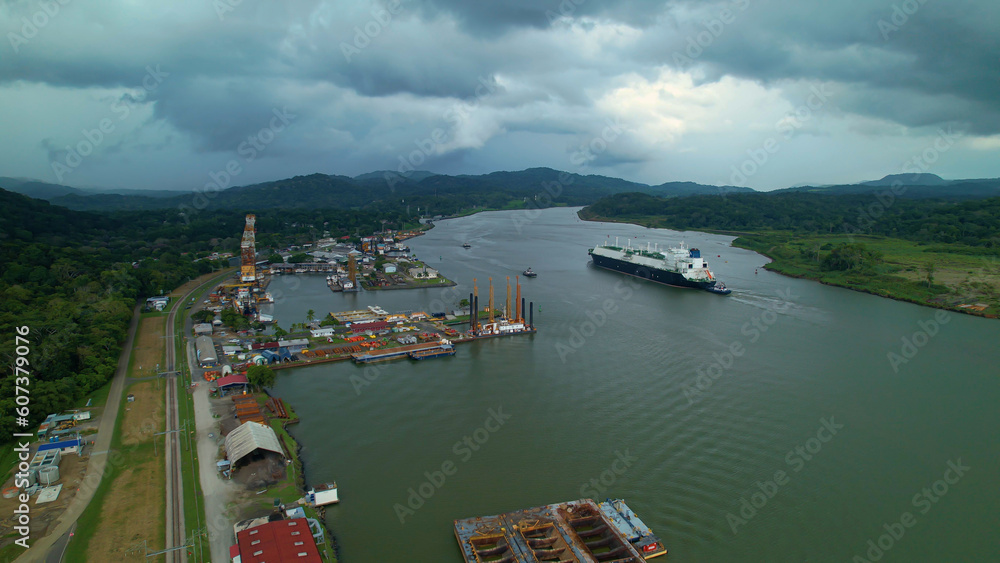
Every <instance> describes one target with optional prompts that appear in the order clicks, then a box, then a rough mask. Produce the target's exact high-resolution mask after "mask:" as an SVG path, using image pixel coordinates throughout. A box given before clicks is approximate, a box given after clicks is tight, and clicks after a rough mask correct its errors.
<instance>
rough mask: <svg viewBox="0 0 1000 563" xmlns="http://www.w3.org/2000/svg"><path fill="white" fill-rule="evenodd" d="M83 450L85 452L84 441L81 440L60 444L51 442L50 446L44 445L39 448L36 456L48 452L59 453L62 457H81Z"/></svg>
mask: <svg viewBox="0 0 1000 563" xmlns="http://www.w3.org/2000/svg"><path fill="white" fill-rule="evenodd" d="M81 450H83V441H82V440H80V439H79V438H76V439H74V440H62V441H60V442H49V443H48V444H42V445H41V446H38V452H37V453H36V454H35V455H38V454H39V453H43V454H44V453H45V452H48V451H58V452H59V453H60V454H61V455H66V454H77V455H79V454H80V451H81Z"/></svg>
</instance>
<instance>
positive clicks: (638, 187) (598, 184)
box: [0, 168, 1000, 214]
mask: <svg viewBox="0 0 1000 563" xmlns="http://www.w3.org/2000/svg"><path fill="white" fill-rule="evenodd" d="M0 188H3V189H6V190H9V191H14V192H18V193H22V194H24V195H27V196H30V197H33V198H37V199H44V200H48V201H49V202H51V203H53V204H55V205H60V206H63V207H68V208H70V209H77V210H142V209H162V208H170V207H177V208H180V209H201V208H204V207H207V206H209V205H211V206H213V207H216V208H221V209H253V208H261V207H267V208H317V209H318V208H337V209H352V208H363V207H366V208H371V207H378V206H380V205H383V206H387V205H392V206H398V205H407V206H411V207H413V208H414V209H416V208H420V209H421V210H422V212H424V211H427V212H430V213H443V214H448V213H454V212H458V211H461V210H462V209H466V208H469V207H490V208H505V207H506V208H510V207H512V206H514V207H516V206H523V205H526V204H527V205H531V204H534V205H535V206H539V207H548V206H550V205H588V204H590V203H593V202H595V201H597V200H598V199H600V198H602V197H606V196H609V195H614V194H618V193H625V192H639V193H645V194H649V195H654V196H660V197H684V196H692V195H725V194H731V193H763V194H775V193H789V192H807V193H821V194H830V195H856V194H866V193H877V192H882V191H885V190H892V192H893V193H894V194H895V196H897V197H907V198H945V199H978V198H985V197H998V196H1000V179H997V178H993V179H972V180H945V179H943V178H941V177H939V176H937V175H935V174H892V175H889V176H886V177H884V178H882V179H880V180H872V181H867V182H861V183H858V184H847V185H834V186H797V187H793V188H786V189H782V190H775V191H771V192H756V191H755V190H753V189H751V188H744V187H737V186H710V185H705V184H698V183H695V182H666V183H663V184H659V185H648V184H642V183H639V182H631V181H628V180H623V179H621V178H612V177H608V176H597V175H586V176H585V175H580V174H573V173H569V172H563V171H559V170H553V169H551V168H529V169H527V170H520V171H514V172H492V173H490V174H481V175H457V176H450V175H446V174H435V173H433V172H428V171H423V170H418V171H413V172H410V173H407V174H405V175H404V174H400V173H398V172H395V171H389V170H379V171H374V172H368V173H366V174H360V175H358V176H355V177H353V178H351V177H348V176H340V175H327V174H310V175H308V176H295V177H293V178H287V179H284V180H276V181H273V182H263V183H260V184H252V185H248V186H237V187H232V188H228V189H225V190H219V191H217V192H209V193H199V192H194V191H191V192H187V191H169V190H156V191H147V190H137V189H132V190H130V189H108V190H101V191H98V190H94V189H78V188H72V187H69V186H61V185H58V184H49V183H46V182H41V181H37V180H31V179H24V178H5V177H0Z"/></svg>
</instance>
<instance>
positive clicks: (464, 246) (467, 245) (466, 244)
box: [462, 243, 472, 248]
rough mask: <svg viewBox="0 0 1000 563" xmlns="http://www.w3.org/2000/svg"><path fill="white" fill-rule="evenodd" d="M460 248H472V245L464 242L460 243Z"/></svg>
mask: <svg viewBox="0 0 1000 563" xmlns="http://www.w3.org/2000/svg"><path fill="white" fill-rule="evenodd" d="M462 248H472V245H471V244H469V243H465V244H463V245H462Z"/></svg>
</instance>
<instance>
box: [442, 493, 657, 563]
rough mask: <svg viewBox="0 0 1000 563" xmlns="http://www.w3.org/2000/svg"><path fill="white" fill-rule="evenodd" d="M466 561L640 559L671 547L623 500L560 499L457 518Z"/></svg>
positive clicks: (600, 562)
mask: <svg viewBox="0 0 1000 563" xmlns="http://www.w3.org/2000/svg"><path fill="white" fill-rule="evenodd" d="M455 538H456V539H457V540H458V544H459V546H460V547H461V550H462V556H463V557H464V558H465V561H466V563H481V562H483V561H503V562H508V563H515V562H524V563H529V562H536V561H559V562H560V563H573V562H576V563H641V562H644V561H646V560H649V559H653V558H655V557H659V556H661V555H665V554H666V553H667V548H666V546H665V545H664V544H663V542H662V541H660V539H659V538H657V537H656V536H655V535H653V533H652V531H650V530H649V528H648V527H646V525H645V524H643V523H642V521H641V520H639V519H638V517H637V516H635V513H633V512H632V511H631V509H629V508H628V505H626V504H625V501H623V500H621V499H616V500H610V499H609V500H608V501H606V502H602V503H600V504H598V503H596V502H594V501H593V500H591V499H581V500H575V501H569V502H561V503H556V504H549V505H546V506H539V507H535V508H528V509H525V510H518V511H514V512H506V513H504V514H498V515H494V516H481V517H476V518H465V519H460V520H455Z"/></svg>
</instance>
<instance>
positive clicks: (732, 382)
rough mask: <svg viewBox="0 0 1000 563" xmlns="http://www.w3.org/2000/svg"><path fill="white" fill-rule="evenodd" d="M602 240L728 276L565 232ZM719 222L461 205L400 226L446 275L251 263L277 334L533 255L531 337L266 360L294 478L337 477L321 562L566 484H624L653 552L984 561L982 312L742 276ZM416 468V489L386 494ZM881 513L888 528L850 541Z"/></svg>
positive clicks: (602, 488)
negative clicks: (259, 267) (644, 277)
mask: <svg viewBox="0 0 1000 563" xmlns="http://www.w3.org/2000/svg"><path fill="white" fill-rule="evenodd" d="M609 236H610V240H612V241H613V240H614V237H616V236H619V237H622V241H623V242H624V239H625V237H634V238H633V239H632V240H633V244H634V245H639V244H642V245H645V243H646V242H647V241H648V242H655V243H658V244H671V245H673V244H676V243H678V242H680V241H682V240H683V241H684V242H686V243H688V244H690V245H692V246H697V247H699V248H700V249H701V250H702V254H703V255H704V256H707V257H708V260H709V264H710V267H711V268H712V269H713V271H714V272H715V274H716V276H717V277H718V278H719V279H721V280H723V281H725V282H726V284H727V285H728V286H729V287H731V288H733V289H734V291H733V294H732V295H731V296H729V297H719V296H715V295H711V294H708V293H705V292H699V291H694V290H683V289H677V288H670V287H664V286H658V285H652V284H644V283H640V282H637V281H632V280H631V279H630V278H625V277H623V276H621V275H619V274H616V273H613V272H608V271H604V270H599V269H596V268H594V267H593V265H591V264H589V260H588V256H587V248H588V247H589V246H593V245H594V244H596V243H599V242H602V241H607V240H609ZM730 240H731V238H730V237H724V236H716V235H709V234H704V233H678V232H674V231H667V230H653V229H645V228H642V227H636V226H630V225H617V224H600V223H588V222H583V221H580V220H579V219H578V218H577V217H576V214H575V210H572V209H550V210H545V211H541V212H534V215H532V216H530V217H528V216H526V215H525V214H524V213H523V212H496V213H482V214H478V215H475V216H472V217H465V218H460V219H453V220H448V221H443V222H440V223H439V224H438V225H437V226H436V227H435V228H434V229H432V230H431V231H430V232H429V233H428V234H427V235H424V236H421V237H418V238H415V239H412V240H411V241H410V246H411V248H412V249H413V250H414V252H415V253H416V254H417V256H418V257H419V258H421V259H423V260H425V261H427V262H428V264H429V265H432V266H433V267H437V268H440V270H441V272H442V273H443V274H444V275H446V276H447V277H449V278H450V279H453V280H455V281H456V282H458V283H459V286H458V287H457V288H455V289H452V290H447V289H433V290H431V289H427V290H411V291H385V292H365V293H361V294H354V295H344V294H334V293H331V292H330V291H329V290H328V289H327V288H326V285H325V281H324V279H323V278H322V277H321V276H295V277H286V278H278V279H276V280H275V281H274V282H273V283H272V285H271V291H272V292H281V294H282V295H284V297H283V298H281V299H279V300H278V303H277V304H276V305H275V306H274V309H275V311H274V312H275V316H276V318H277V320H278V322H279V323H280V324H281V325H282V326H284V327H286V328H287V326H288V325H289V324H290V323H292V322H302V321H304V320H305V315H306V311H307V310H308V309H313V310H315V311H316V313H317V316H322V315H325V314H326V313H327V312H330V311H340V310H345V309H354V308H362V307H364V306H367V305H373V304H378V305H381V306H382V307H384V308H385V309H387V310H389V311H396V310H426V311H433V310H441V309H445V308H447V309H452V308H454V307H455V306H456V305H457V303H458V300H459V299H461V298H463V297H467V296H468V293H469V292H470V291H471V286H472V278H473V277H475V278H477V279H478V285H479V291H480V299H481V301H482V302H485V300H486V297H485V296H486V295H487V293H486V289H485V288H486V286H487V282H486V278H487V277H489V276H492V277H493V278H494V282H495V284H496V285H497V289H496V296H497V298H498V299H501V298H502V297H501V296H505V295H506V293H505V292H506V289H505V285H504V284H505V282H506V277H507V276H511V277H512V278H513V276H514V275H517V274H519V273H520V272H521V271H522V270H524V269H525V268H527V267H529V266H530V267H531V268H533V269H534V270H535V271H536V272H538V277H537V278H535V279H527V280H524V279H522V291H523V294H524V295H525V296H526V297H527V298H528V300H529V301H534V303H535V324H536V325H537V326H538V329H539V331H538V333H537V334H536V335H533V336H519V337H511V338H506V339H492V340H488V341H482V342H477V343H470V344H463V345H461V346H459V350H458V354H457V355H456V356H454V357H451V358H444V359H437V360H432V361H425V362H419V363H416V362H411V361H403V362H396V363H390V364H383V365H381V366H378V367H377V368H369V370H368V371H367V372H366V371H365V369H364V368H361V367H358V366H354V365H351V364H346V363H344V364H337V365H328V366H316V367H313V368H302V369H296V370H288V371H281V372H279V376H278V381H277V384H276V386H275V389H274V392H275V393H276V394H277V395H279V396H281V397H283V398H285V399H286V400H287V401H289V402H290V403H291V404H292V405H293V406H294V408H295V409H296V411H297V412H298V413H299V414H300V415H301V416H302V419H303V422H302V423H301V424H299V425H298V426H295V427H292V434H294V436H295V437H296V439H297V440H298V441H299V442H300V444H301V445H302V452H303V457H304V462H305V467H306V473H307V476H308V479H309V481H310V482H311V483H319V482H322V481H325V480H331V479H335V480H336V481H337V482H338V484H339V485H340V495H341V499H342V502H341V504H340V505H339V506H336V507H332V508H331V510H329V511H328V512H327V520H328V524H329V526H330V527H331V529H332V530H333V531H334V533H335V534H336V536H337V539H338V541H339V543H340V547H341V555H342V558H343V560H344V561H347V562H348V563H350V562H369V561H378V562H394V561H399V562H404V561H406V562H412V561H431V562H436V561H440V562H460V561H461V560H462V558H461V555H460V553H459V550H458V547H457V544H456V542H455V539H454V535H453V531H452V521H453V520H454V519H456V518H465V517H469V516H480V515H488V514H496V513H499V512H504V511H509V510H515V509H520V508H526V507H530V506H537V505H542V504H548V503H552V502H558V501H565V500H572V499H577V498H581V497H583V496H590V497H594V498H604V497H624V498H625V499H627V500H628V502H629V505H630V506H631V507H632V508H633V509H634V510H635V511H636V512H637V513H638V514H639V515H640V517H642V518H643V520H645V522H646V523H647V524H649V526H650V527H651V528H653V530H654V531H656V532H657V533H658V534H659V535H660V536H661V537H662V538H663V539H664V540H665V542H666V543H667V545H668V547H669V548H670V555H669V556H668V558H669V560H670V561H709V562H714V561H722V562H727V561H845V562H849V561H852V558H854V556H861V557H864V558H865V560H874V559H871V557H873V556H879V557H880V558H881V559H880V560H881V561H885V562H890V561H1000V542H998V541H997V537H998V536H997V530H998V527H1000V486H998V485H1000V479H998V468H1000V445H998V440H997V429H998V428H1000V409H998V408H997V407H998V404H1000V390H998V384H1000V372H998V369H997V356H996V342H997V337H998V335H1000V331H998V329H1000V324H998V322H997V321H996V320H988V319H980V318H974V317H969V316H965V315H959V314H952V313H936V311H934V310H932V309H927V308H922V307H918V306H915V305H910V304H905V303H899V302H894V301H890V300H886V299H880V298H876V297H873V296H869V295H865V294H861V293H855V292H851V291H847V290H843V289H838V288H832V287H826V286H823V285H820V284H818V283H815V282H810V281H804V280H797V279H792V278H786V277H783V276H780V275H777V274H772V273H770V272H766V271H764V270H763V269H761V270H759V273H758V274H755V273H754V270H755V268H757V267H759V266H762V265H763V264H764V263H765V262H766V261H767V259H766V258H764V257H762V256H760V255H758V254H755V253H752V252H748V251H745V250H741V249H736V248H730V246H729V242H730ZM466 241H468V242H469V243H470V244H471V245H472V248H470V249H463V248H462V247H461V244H462V243H464V242H466ZM936 314H937V315H939V316H938V317H937V318H936ZM921 323H923V325H921ZM922 326H923V328H922ZM915 333H916V334H915ZM931 333H933V334H931ZM904 338H906V339H909V340H911V341H915V342H916V343H917V344H920V346H919V347H918V346H916V345H914V347H913V348H912V349H911V348H905V349H904V342H903V339H904ZM889 353H895V354H898V355H899V358H902V359H906V362H905V363H899V362H897V364H896V365H895V366H893V364H892V363H891V362H890V360H889V358H888V354H889ZM904 353H905V354H904ZM894 368H895V369H894ZM702 374H704V375H702ZM699 378H700V379H699ZM362 383H364V385H362ZM491 413H497V414H498V415H499V418H500V419H503V420H504V422H503V424H502V425H500V426H499V427H498V426H497V424H496V423H495V422H490V423H489V424H487V420H488V419H489V418H490V417H491V416H492V415H491ZM487 427H488V428H490V429H492V430H493V431H489V430H486V428H487ZM831 428H832V429H833V430H831ZM834 431H835V433H834ZM466 437H468V439H469V440H470V443H471V447H470V446H469V445H466V443H465V442H463V440H464V439H465V438H466ZM477 440H478V442H477ZM473 447H475V448H476V449H475V450H474V449H473ZM616 459H618V460H627V463H626V462H625V461H619V462H618V463H615V461H616ZM949 462H951V463H952V464H954V465H956V466H958V465H959V464H961V465H962V466H966V467H968V468H969V469H968V470H961V474H959V473H956V472H955V471H954V470H952V471H948V470H949ZM443 465H445V466H446V468H448V469H453V470H452V471H451V473H452V474H451V475H445V476H444V477H445V478H444V479H443V482H442V479H441V478H440V477H441V476H440V475H437V474H436V472H439V471H441V469H442V466H443ZM615 469H617V470H618V472H615V471H614V470H615ZM778 472H782V473H778ZM428 475H429V476H430V478H429V477H428ZM946 477H947V478H948V479H949V480H950V481H952V483H951V484H948V483H947V482H945V481H944V480H943V479H945V478H946ZM421 485H423V487H422V491H421V492H423V493H425V496H430V498H429V499H426V500H424V499H420V500H422V505H419V503H418V502H417V499H416V498H411V499H410V500H409V501H408V498H409V497H412V496H413V495H412V494H411V491H410V489H414V490H421ZM935 487H936V489H935ZM925 489H927V492H926V494H925V492H924V490H925ZM758 493H759V494H758ZM408 502H410V503H412V504H411V506H418V505H419V508H416V509H414V510H412V512H406V511H403V509H402V507H406V509H407V510H410V506H407V504H408ZM397 505H398V506H397ZM755 505H756V506H755ZM904 513H909V514H910V516H911V518H906V517H905V516H904ZM401 515H402V520H403V521H402V522H401ZM901 518H902V519H905V521H906V523H908V524H910V525H911V526H910V527H906V526H903V525H901V524H900V525H896V523H898V522H900V520H901ZM885 525H888V526H889V528H888V529H890V530H892V531H894V532H895V533H896V535H897V536H901V537H899V538H898V539H896V538H893V537H891V536H889V535H885V536H883V537H882V538H881V544H882V547H880V548H879V547H873V546H878V544H879V542H880V536H882V535H883V534H887V533H888V532H887V529H886V528H885V527H884V526H885ZM869 540H872V543H871V544H869V543H868V542H869ZM869 552H870V555H869Z"/></svg>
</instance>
